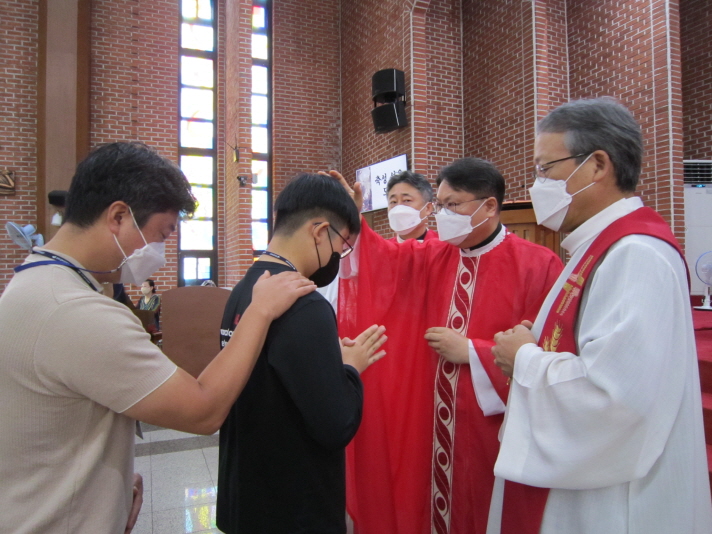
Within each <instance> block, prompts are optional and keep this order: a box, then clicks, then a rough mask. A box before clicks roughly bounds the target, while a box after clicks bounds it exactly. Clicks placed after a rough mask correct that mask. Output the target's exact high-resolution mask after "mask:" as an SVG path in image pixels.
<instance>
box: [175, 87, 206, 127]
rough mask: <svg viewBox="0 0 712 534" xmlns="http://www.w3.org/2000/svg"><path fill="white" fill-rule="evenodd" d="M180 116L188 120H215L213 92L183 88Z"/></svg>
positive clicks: (181, 91)
mask: <svg viewBox="0 0 712 534" xmlns="http://www.w3.org/2000/svg"><path fill="white" fill-rule="evenodd" d="M180 114H181V117H184V118H186V119H207V120H210V121H211V120H213V92H212V91H210V90H207V89H192V88H190V87H183V88H182V89H181V90H180Z"/></svg>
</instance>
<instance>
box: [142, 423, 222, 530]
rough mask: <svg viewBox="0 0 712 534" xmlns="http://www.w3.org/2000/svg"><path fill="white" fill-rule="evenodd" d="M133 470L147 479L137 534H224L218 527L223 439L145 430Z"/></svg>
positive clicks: (159, 429)
mask: <svg viewBox="0 0 712 534" xmlns="http://www.w3.org/2000/svg"><path fill="white" fill-rule="evenodd" d="M142 428H143V437H144V439H141V438H138V437H137V438H136V461H135V468H134V470H135V471H136V472H137V473H141V475H142V476H143V487H144V491H143V507H142V508H141V513H140V514H139V517H138V522H137V523H136V527H135V528H134V530H133V532H134V534H183V533H186V534H187V533H193V532H203V533H204V532H219V530H218V529H217V527H216V526H215V499H216V494H217V490H216V487H217V481H218V436H217V434H216V435H214V436H196V435H194V434H185V433H183V432H177V431H175V430H165V429H161V428H157V427H152V426H150V425H142Z"/></svg>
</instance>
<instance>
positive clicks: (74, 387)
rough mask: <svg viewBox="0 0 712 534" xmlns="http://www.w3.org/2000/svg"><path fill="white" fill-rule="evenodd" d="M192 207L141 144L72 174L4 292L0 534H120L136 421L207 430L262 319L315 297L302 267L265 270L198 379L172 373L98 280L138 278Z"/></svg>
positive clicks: (136, 482)
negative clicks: (59, 214)
mask: <svg viewBox="0 0 712 534" xmlns="http://www.w3.org/2000/svg"><path fill="white" fill-rule="evenodd" d="M194 210H195V199H194V198H193V196H192V195H191V193H190V185H189V184H188V182H187V180H186V179H185V176H184V175H183V173H182V172H181V171H180V169H178V168H177V167H176V166H175V165H174V164H173V163H171V162H169V161H168V160H166V159H164V158H162V157H161V156H159V155H157V154H156V153H155V152H153V151H152V150H150V149H149V148H148V147H146V146H144V145H141V144H138V143H113V144H109V145H105V146H102V147H100V148H98V149H97V150H95V151H93V152H92V153H91V154H90V155H89V156H88V157H87V159H86V160H84V161H83V162H82V163H80V164H79V166H78V167H77V172H76V174H75V176H74V178H73V180H72V185H71V187H70V190H69V195H68V200H67V208H66V218H65V223H64V225H63V226H62V227H61V228H60V229H59V231H58V232H57V234H56V236H55V237H54V238H53V239H52V240H51V241H50V242H49V243H47V245H46V246H44V247H42V248H36V249H34V250H33V251H32V253H31V254H30V255H29V257H28V258H27V260H26V261H25V263H24V264H23V265H22V266H20V267H18V268H17V269H16V271H17V273H16V274H15V276H14V278H13V279H12V281H11V282H10V283H9V284H8V286H7V289H6V290H5V292H4V293H3V295H2V297H0V339H2V348H1V349H0V481H2V487H3V499H2V500H1V501H0V515H1V516H2V518H3V521H2V525H3V526H0V531H2V532H9V531H10V530H11V531H12V532H53V533H54V532H61V533H67V534H69V533H71V534H77V533H91V534H95V533H97V532H111V533H118V534H120V533H123V532H129V531H130V530H131V528H132V527H133V525H134V524H135V521H136V517H137V515H138V511H139V509H140V505H141V501H142V495H141V494H142V490H141V483H140V477H134V475H133V456H134V455H133V431H134V428H135V420H141V421H145V422H147V423H151V424H155V425H160V426H163V427H167V428H173V429H176V430H182V431H186V432H192V433H199V434H212V433H214V432H216V431H217V430H218V429H219V428H220V425H221V424H222V422H223V420H224V419H225V417H226V415H227V413H228V411H229V410H230V407H231V406H232V405H233V403H234V402H235V399H236V398H237V396H238V394H239V393H240V391H241V390H242V388H243V386H244V384H245V382H246V381H247V379H248V377H249V374H250V372H251V370H252V367H253V365H254V363H255V360H256V358H257V356H258V355H259V353H260V350H261V348H262V344H263V342H264V339H265V335H266V333H267V329H268V327H269V325H270V323H271V322H272V320H273V319H275V318H277V317H278V316H279V315H281V314H282V313H283V312H284V310H286V309H287V308H289V307H290V306H291V305H292V303H293V302H294V301H295V300H296V299H297V298H298V297H300V296H302V295H306V294H307V293H309V292H311V291H313V290H314V288H315V286H314V284H313V283H312V282H311V281H309V280H307V279H306V278H304V277H302V276H301V275H299V274H298V273H284V274H278V275H275V276H271V277H270V276H269V275H267V274H265V275H263V276H262V278H261V279H260V281H259V282H258V283H257V284H256V285H255V289H254V294H253V299H252V304H251V305H250V306H249V308H248V309H247V310H246V311H245V313H244V315H243V316H242V319H241V321H240V324H239V325H238V327H237V329H236V330H235V332H234V334H233V336H232V339H231V341H230V342H229V343H228V344H227V345H226V346H225V348H224V349H223V350H222V351H221V352H220V353H219V354H218V355H217V356H216V358H215V359H214V360H213V362H212V363H211V364H210V365H209V366H208V367H207V368H206V369H205V371H204V372H203V373H202V374H201V375H200V376H199V377H198V378H197V379H196V378H193V377H192V376H191V375H189V374H188V373H186V372H185V371H183V370H182V369H180V368H177V367H176V366H175V365H174V364H173V363H172V362H171V361H170V360H168V359H167V358H166V357H165V356H164V355H163V353H161V351H160V350H159V349H158V348H157V347H156V346H155V345H153V344H152V343H151V341H150V338H149V336H148V334H147V333H146V332H145V331H144V329H143V328H142V327H141V324H140V322H139V321H138V319H136V318H135V317H134V316H133V315H132V314H131V312H130V310H128V309H127V308H126V307H125V306H122V305H121V304H119V303H118V302H115V301H113V300H112V299H110V298H108V297H106V296H104V295H102V294H101V289H100V288H101V285H100V284H101V283H105V282H109V283H116V282H120V281H121V282H127V283H136V284H140V283H141V282H143V281H144V280H145V279H146V278H147V277H148V276H150V275H151V274H152V273H153V272H154V271H156V270H158V269H159V268H160V267H161V266H162V265H163V263H164V261H165V258H164V256H163V242H164V241H165V240H166V239H167V238H168V236H169V235H171V234H172V233H173V232H174V231H175V230H176V225H177V224H178V218H179V214H181V213H192V212H193V211H194Z"/></svg>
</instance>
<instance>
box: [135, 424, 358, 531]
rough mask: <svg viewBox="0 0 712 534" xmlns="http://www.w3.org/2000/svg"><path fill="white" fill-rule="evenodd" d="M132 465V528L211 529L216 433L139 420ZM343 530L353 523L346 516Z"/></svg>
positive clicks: (162, 529)
mask: <svg viewBox="0 0 712 534" xmlns="http://www.w3.org/2000/svg"><path fill="white" fill-rule="evenodd" d="M141 428H142V430H143V439H141V438H139V437H136V460H135V462H134V471H135V472H136V473H141V475H142V476H143V506H142V507H141V513H140V514H139V516H138V521H137V523H136V526H135V527H134V529H133V533H132V534H190V533H193V532H196V533H197V532H201V533H205V532H217V533H219V532H220V531H219V530H218V529H217V527H216V526H215V500H216V496H217V483H218V434H215V435H213V436H197V435H195V434H186V433H184V432H178V431H177V430H165V429H163V428H159V427H154V426H151V425H146V424H142V425H141ZM347 534H353V524H352V523H351V521H350V520H349V518H348V516H347Z"/></svg>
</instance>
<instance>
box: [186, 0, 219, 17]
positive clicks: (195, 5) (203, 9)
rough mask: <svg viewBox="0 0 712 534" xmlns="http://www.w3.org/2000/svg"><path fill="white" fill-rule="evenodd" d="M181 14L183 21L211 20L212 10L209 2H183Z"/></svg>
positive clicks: (200, 0) (187, 0) (193, 0)
mask: <svg viewBox="0 0 712 534" xmlns="http://www.w3.org/2000/svg"><path fill="white" fill-rule="evenodd" d="M181 14H182V15H183V18H184V19H202V20H212V18H213V8H212V6H211V5H210V0H183V1H182V2H181Z"/></svg>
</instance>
